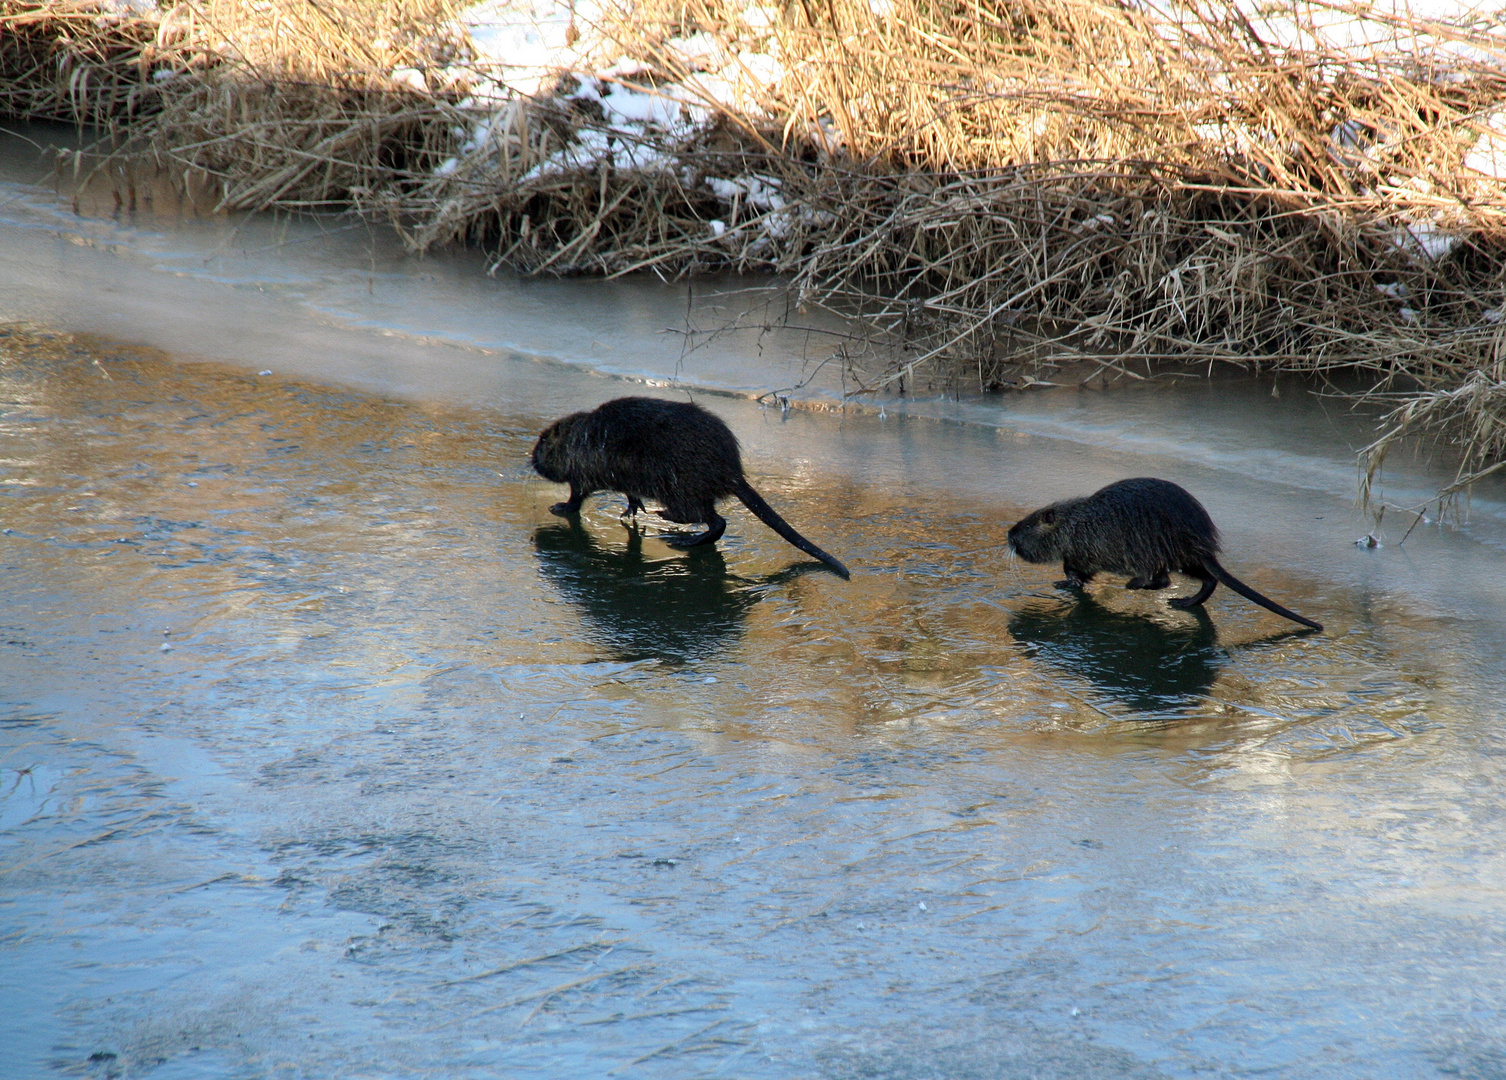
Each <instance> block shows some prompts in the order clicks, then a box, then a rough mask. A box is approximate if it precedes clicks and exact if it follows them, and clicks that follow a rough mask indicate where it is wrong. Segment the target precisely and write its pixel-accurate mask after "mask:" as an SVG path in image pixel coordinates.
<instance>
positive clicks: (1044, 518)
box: [1041, 510, 1056, 525]
mask: <svg viewBox="0 0 1506 1080" xmlns="http://www.w3.org/2000/svg"><path fill="white" fill-rule="evenodd" d="M1041 524H1042V525H1055V524H1056V511H1055V510H1042V511H1041Z"/></svg>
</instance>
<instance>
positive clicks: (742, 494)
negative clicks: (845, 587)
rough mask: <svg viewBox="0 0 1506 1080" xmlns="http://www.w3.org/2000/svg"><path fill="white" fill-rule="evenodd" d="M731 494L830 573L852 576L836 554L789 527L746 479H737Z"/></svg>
mask: <svg viewBox="0 0 1506 1080" xmlns="http://www.w3.org/2000/svg"><path fill="white" fill-rule="evenodd" d="M732 494H734V495H736V496H737V497H738V498H739V499H741V500H742V503H743V505H744V506H746V507H747V508H748V509H749V510H751V511H753V513H754V514H756V515H757V516H758V520H759V521H762V522H763V523H764V524H765V525H767V526H768V527H769V528H771V529H773V530H774V531H775V532H777V533H778V534H779V535H780V536H782V537H784V538H785V539H786V540H788V541H789V542H790V543H792V544H794V545H795V546H796V547H797V548H799V549H800V550H801V551H803V552H805V553H806V554H807V555H810V556H812V557H813V558H817V559H820V560H821V561H822V562H824V563H825V564H826V565H827V566H828V567H830V568H831V571H832V573H834V574H840V575H841V576H842V577H844V578H850V577H852V574H851V573H849V572H848V570H847V567H845V566H843V565H842V563H841V561H840V560H838V559H837V557H836V556H834V555H828V554H827V553H826V552H824V551H822V550H821V549H820V548H818V547H817V546H816V545H815V544H813V543H811V542H810V541H809V540H807V539H806V538H805V537H803V536H801V535H800V534H799V533H797V532H796V531H795V530H794V528H793V527H791V525H790V523H789V522H788V521H785V520H784V518H782V517H780V516H779V515H778V514H777V513H775V512H774V508H773V507H772V506H770V505H769V504H768V503H766V502H764V501H763V496H762V495H760V494H759V493H758V492H756V491H754V490H753V488H752V486H751V485H749V483H748V482H747V481H746V480H739V481H738V482H737V487H735V488H733V489H732Z"/></svg>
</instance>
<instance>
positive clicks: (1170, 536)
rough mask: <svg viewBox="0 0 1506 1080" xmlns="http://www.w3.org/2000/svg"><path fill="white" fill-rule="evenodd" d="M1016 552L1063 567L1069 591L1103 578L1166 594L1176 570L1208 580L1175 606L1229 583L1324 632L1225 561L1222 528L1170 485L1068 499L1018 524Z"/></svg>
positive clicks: (1132, 483) (1137, 485)
mask: <svg viewBox="0 0 1506 1080" xmlns="http://www.w3.org/2000/svg"><path fill="white" fill-rule="evenodd" d="M1009 546H1010V548H1011V550H1013V551H1014V553H1015V554H1017V555H1018V556H1020V558H1022V559H1024V560H1025V561H1026V562H1033V563H1044V562H1054V561H1056V560H1057V559H1060V560H1061V561H1062V569H1063V570H1064V571H1066V574H1067V579H1066V580H1065V581H1058V582H1057V583H1056V584H1057V587H1058V588H1063V589H1069V588H1070V589H1075V588H1081V587H1082V586H1083V585H1086V584H1087V583H1088V581H1089V579H1091V578H1092V577H1093V575H1094V574H1098V573H1105V572H1106V573H1110V574H1128V575H1129V576H1130V580H1129V581H1128V582H1126V583H1125V588H1127V589H1164V588H1166V587H1167V586H1168V585H1170V584H1171V578H1170V576H1169V574H1170V572H1171V571H1173V570H1176V571H1178V572H1180V573H1183V574H1186V575H1188V576H1189V577H1195V578H1197V579H1198V580H1199V581H1201V582H1202V588H1200V589H1198V591H1197V592H1196V593H1194V594H1193V595H1192V596H1185V597H1179V598H1178V599H1175V600H1172V601H1171V602H1170V603H1171V606H1172V607H1175V608H1183V609H1186V608H1193V607H1197V606H1198V605H1199V604H1201V603H1202V602H1203V601H1204V600H1206V599H1208V597H1209V596H1211V595H1212V593H1213V590H1214V589H1215V588H1217V587H1218V583H1219V582H1220V581H1221V582H1223V583H1224V584H1225V585H1227V586H1229V588H1231V589H1233V590H1234V591H1235V592H1237V593H1239V594H1240V595H1241V596H1243V597H1245V598H1246V599H1247V600H1253V601H1255V603H1257V604H1259V605H1260V606H1261V607H1263V608H1266V609H1267V610H1269V611H1274V612H1275V613H1276V614H1277V615H1280V616H1282V617H1283V618H1287V619H1291V620H1292V621H1293V622H1297V623H1301V624H1302V625H1303V626H1310V627H1312V628H1313V629H1314V630H1321V629H1323V627H1321V626H1320V625H1318V624H1317V623H1315V622H1313V621H1312V620H1311V619H1304V618H1303V617H1302V616H1301V615H1298V614H1297V613H1296V612H1293V611H1288V610H1287V609H1286V608H1284V607H1282V606H1281V605H1280V604H1278V603H1276V602H1275V601H1273V600H1270V599H1267V598H1266V597H1264V596H1261V595H1260V594H1259V593H1258V592H1256V591H1255V590H1254V589H1252V588H1250V587H1249V586H1248V585H1246V584H1245V583H1244V582H1242V581H1240V580H1239V579H1238V578H1237V577H1235V576H1234V575H1233V574H1231V573H1229V571H1227V570H1225V569H1224V568H1223V567H1222V566H1220V565H1219V562H1218V557H1217V556H1218V529H1217V527H1215V526H1214V524H1213V519H1212V518H1210V517H1209V516H1208V511H1207V510H1205V509H1203V504H1202V503H1200V502H1198V501H1197V500H1196V499H1195V498H1193V497H1192V495H1191V494H1190V493H1189V492H1188V491H1187V490H1186V489H1185V488H1181V487H1178V486H1177V485H1176V484H1173V483H1171V482H1170V481H1169V480H1156V479H1153V478H1151V477H1140V478H1138V479H1135V480H1120V481H1118V482H1117V483H1113V484H1110V485H1109V486H1108V487H1106V488H1102V489H1100V490H1098V491H1096V492H1094V493H1093V494H1092V495H1089V496H1088V497H1087V498H1084V499H1063V500H1062V501H1061V502H1057V503H1052V504H1051V505H1050V506H1047V507H1043V508H1042V509H1040V510H1037V511H1036V512H1035V513H1033V514H1031V515H1030V516H1029V517H1027V518H1025V519H1024V520H1023V521H1019V522H1016V523H1015V524H1014V526H1013V527H1012V528H1011V529H1010V530H1009Z"/></svg>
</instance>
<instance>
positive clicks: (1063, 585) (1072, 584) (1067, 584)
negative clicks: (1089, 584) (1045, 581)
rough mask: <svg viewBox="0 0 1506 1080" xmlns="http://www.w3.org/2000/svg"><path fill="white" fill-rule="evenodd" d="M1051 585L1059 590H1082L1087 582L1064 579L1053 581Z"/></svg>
mask: <svg viewBox="0 0 1506 1080" xmlns="http://www.w3.org/2000/svg"><path fill="white" fill-rule="evenodd" d="M1051 584H1052V585H1053V586H1055V587H1056V588H1058V589H1080V588H1082V587H1083V585H1084V584H1086V582H1084V581H1082V580H1081V579H1079V578H1075V577H1069V578H1062V580H1060V581H1053V582H1052V583H1051Z"/></svg>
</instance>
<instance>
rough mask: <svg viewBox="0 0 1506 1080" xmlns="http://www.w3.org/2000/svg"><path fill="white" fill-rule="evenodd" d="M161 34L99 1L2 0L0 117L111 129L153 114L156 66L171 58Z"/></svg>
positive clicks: (149, 21) (151, 22)
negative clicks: (126, 120)
mask: <svg viewBox="0 0 1506 1080" xmlns="http://www.w3.org/2000/svg"><path fill="white" fill-rule="evenodd" d="M160 30H161V27H160V24H159V23H158V22H157V20H156V19H154V18H142V17H140V16H137V15H133V14H131V13H130V12H129V11H125V12H122V13H116V12H114V11H112V10H110V9H109V8H108V7H107V6H106V5H104V4H101V3H99V2H97V0H62V2H39V0H0V116H7V115H8V116H23V117H34V118H38V119H47V120H62V121H65V122H71V123H86V124H108V123H110V121H111V120H113V119H115V118H118V117H123V116H129V115H132V114H138V113H140V112H142V111H144V110H147V109H150V108H151V107H152V105H153V103H154V101H155V98H156V90H157V84H156V83H155V82H154V81H153V79H152V64H153V60H154V58H155V57H157V56H158V55H159V54H162V53H164V52H170V51H171V46H170V45H169V44H167V42H166V41H164V38H163V36H162V34H161V33H160ZM170 37H171V32H169V35H168V39H169V40H170Z"/></svg>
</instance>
